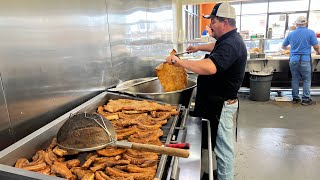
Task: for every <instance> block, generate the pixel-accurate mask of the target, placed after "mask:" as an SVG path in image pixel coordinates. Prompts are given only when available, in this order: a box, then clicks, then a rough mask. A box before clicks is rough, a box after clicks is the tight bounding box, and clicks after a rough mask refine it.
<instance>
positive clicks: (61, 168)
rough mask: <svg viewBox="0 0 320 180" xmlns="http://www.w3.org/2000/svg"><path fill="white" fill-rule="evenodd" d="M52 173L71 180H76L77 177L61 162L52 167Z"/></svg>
mask: <svg viewBox="0 0 320 180" xmlns="http://www.w3.org/2000/svg"><path fill="white" fill-rule="evenodd" d="M51 172H52V173H55V174H58V175H59V176H61V177H63V178H66V179H71V180H73V179H75V176H74V175H73V174H72V172H71V171H70V170H69V169H68V167H67V166H66V165H65V164H63V163H61V162H54V164H53V165H52V166H51Z"/></svg>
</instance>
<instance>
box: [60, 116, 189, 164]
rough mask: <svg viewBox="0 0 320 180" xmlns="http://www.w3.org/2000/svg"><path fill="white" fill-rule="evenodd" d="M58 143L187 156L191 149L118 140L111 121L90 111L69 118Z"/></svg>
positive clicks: (82, 148) (69, 146)
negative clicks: (114, 147)
mask: <svg viewBox="0 0 320 180" xmlns="http://www.w3.org/2000/svg"><path fill="white" fill-rule="evenodd" d="M57 143H58V145H59V146H60V147H61V148H63V149H69V150H76V151H92V150H97V149H102V148H104V147H106V146H117V147H123V148H132V149H136V150H142V151H150V152H156V153H160V154H167V155H171V156H178V157H185V158H187V157H188V156H189V151H187V150H184V149H176V148H169V147H162V146H156V145H150V144H140V143H133V142H126V141H117V134H116V132H115V130H114V128H113V125H112V124H111V123H110V121H108V120H107V119H105V118H104V117H103V116H101V115H99V114H89V113H80V114H76V115H74V116H71V117H70V118H69V119H67V120H66V122H65V123H64V124H63V125H62V126H61V128H60V129H59V131H58V134H57Z"/></svg>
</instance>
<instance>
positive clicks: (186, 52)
mask: <svg viewBox="0 0 320 180" xmlns="http://www.w3.org/2000/svg"><path fill="white" fill-rule="evenodd" d="M182 54H189V52H188V51H185V52H180V53H175V54H174V55H175V56H178V57H179V56H181V55H182Z"/></svg>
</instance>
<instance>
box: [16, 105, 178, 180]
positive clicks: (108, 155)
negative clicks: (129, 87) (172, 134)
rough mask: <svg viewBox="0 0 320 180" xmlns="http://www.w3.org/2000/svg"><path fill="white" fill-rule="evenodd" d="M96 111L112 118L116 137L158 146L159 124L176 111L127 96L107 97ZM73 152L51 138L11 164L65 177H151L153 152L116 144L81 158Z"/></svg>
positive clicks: (102, 179) (121, 179) (136, 179)
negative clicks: (29, 156)
mask: <svg viewBox="0 0 320 180" xmlns="http://www.w3.org/2000/svg"><path fill="white" fill-rule="evenodd" d="M98 113H99V114H101V115H103V116H104V117H105V118H107V119H108V120H110V121H111V122H112V124H113V125H114V127H115V130H116V132H117V138H118V140H128V141H131V142H138V143H143V144H154V145H159V146H161V145H162V143H161V141H160V139H159V138H160V137H161V136H162V135H163V132H162V130H161V129H160V128H161V127H162V125H164V124H166V123H167V120H168V119H169V118H170V117H171V115H176V114H178V112H177V110H176V107H174V106H171V105H161V104H158V103H155V102H151V101H145V100H144V101H137V100H129V99H119V100H110V101H109V103H108V104H107V105H104V106H100V107H98ZM77 153H78V152H70V151H66V150H63V149H60V148H59V147H58V146H57V143H56V139H55V138H54V139H53V140H52V142H51V144H50V145H49V147H48V148H46V149H45V150H39V151H37V153H36V154H35V155H34V156H33V157H32V160H31V161H29V160H28V159H26V158H20V159H18V161H17V162H16V164H15V167H17V168H21V169H25V170H30V171H34V172H39V173H43V174H46V175H52V176H58V177H63V178H66V179H83V180H85V179H97V180H112V179H118V180H125V179H132V180H133V179H134V180H151V179H153V178H154V177H155V173H156V169H157V163H158V154H157V153H152V152H144V151H137V150H132V149H124V148H116V147H107V148H104V149H101V150H97V151H92V152H90V153H89V154H88V155H87V156H86V157H85V160H84V161H83V162H81V161H80V159H79V158H76V157H78V156H77V155H75V154H77Z"/></svg>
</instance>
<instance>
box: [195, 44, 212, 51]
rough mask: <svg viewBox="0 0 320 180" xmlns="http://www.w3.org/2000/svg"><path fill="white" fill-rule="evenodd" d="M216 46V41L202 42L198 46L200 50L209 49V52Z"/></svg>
mask: <svg viewBox="0 0 320 180" xmlns="http://www.w3.org/2000/svg"><path fill="white" fill-rule="evenodd" d="M214 46H215V43H209V44H202V45H199V46H198V49H199V50H200V51H207V52H211V51H212V50H213V48H214Z"/></svg>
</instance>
